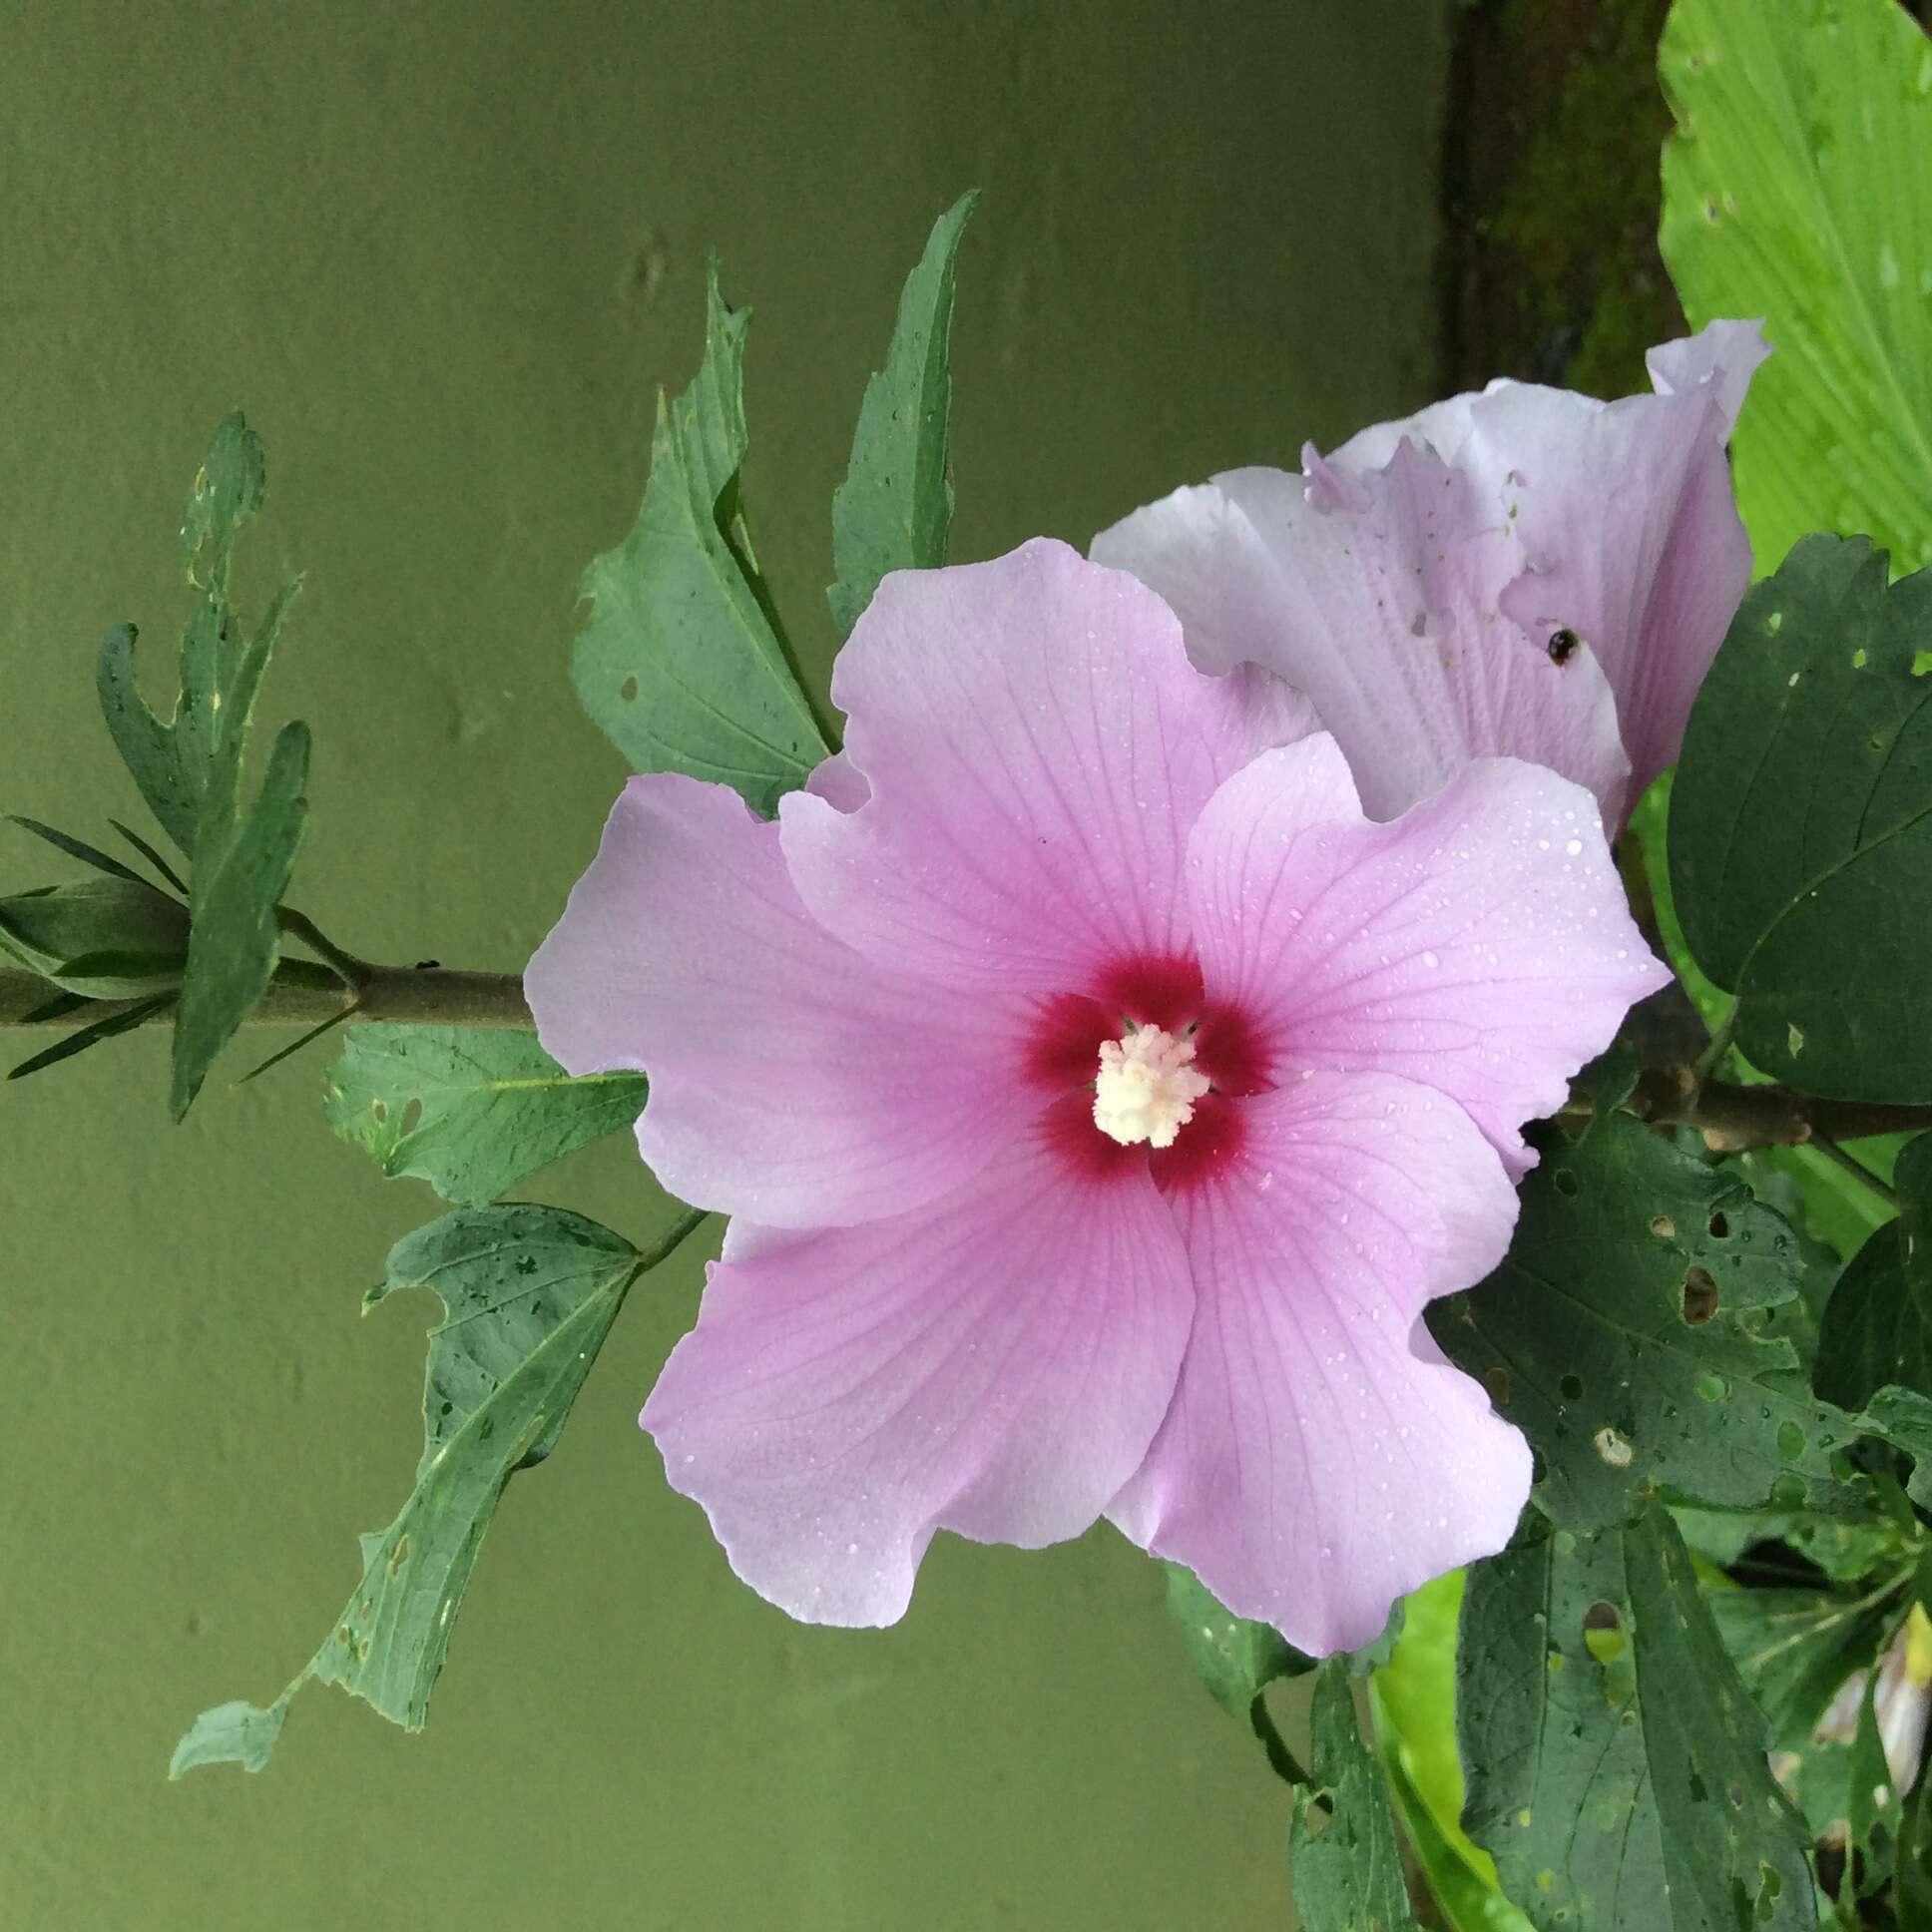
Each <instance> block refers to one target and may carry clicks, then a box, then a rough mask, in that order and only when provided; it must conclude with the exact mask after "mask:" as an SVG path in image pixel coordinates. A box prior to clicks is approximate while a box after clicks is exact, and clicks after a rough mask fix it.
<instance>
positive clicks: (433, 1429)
mask: <svg viewBox="0 0 1932 1932" xmlns="http://www.w3.org/2000/svg"><path fill="white" fill-rule="evenodd" d="M699 1218H700V1216H698V1215H695V1214H687V1215H686V1216H685V1217H684V1218H683V1219H681V1220H680V1221H679V1223H678V1224H677V1226H676V1227H675V1228H674V1229H673V1231H672V1233H671V1235H670V1236H669V1237H668V1238H667V1240H666V1241H665V1242H664V1243H662V1244H661V1245H660V1247H659V1248H658V1249H657V1250H656V1251H655V1252H654V1253H653V1254H650V1255H640V1254H639V1253H638V1251H637V1250H636V1249H635V1248H634V1247H632V1245H631V1244H630V1242H628V1241H626V1240H624V1239H622V1238H621V1237H620V1236H619V1235H616V1234H613V1233H612V1232H611V1231H610V1230H609V1229H608V1228H604V1227H599V1226H598V1225H597V1224H596V1223H595V1222H593V1221H588V1220H585V1219H584V1218H583V1217H582V1216H581V1215H578V1214H570V1213H566V1212H564V1211H563V1210H562V1209H561V1208H556V1207H526V1206H515V1207H485V1208H476V1209H465V1210H462V1211H460V1212H457V1213H452V1214H445V1215H444V1216H443V1217H442V1218H441V1219H440V1220H436V1221H432V1222H431V1223H430V1224H429V1225H428V1226H427V1227H424V1228H421V1229H419V1230H418V1231H417V1232H416V1233H414V1234H410V1235H408V1236H406V1237H405V1238H404V1239H402V1240H401V1241H399V1242H397V1244H396V1246H395V1247H394V1248H393V1249H392V1250H391V1252H390V1255H389V1271H388V1278H387V1279H386V1280H385V1281H384V1282H383V1284H382V1285H381V1286H380V1287H378V1288H375V1289H372V1290H371V1291H370V1293H369V1295H368V1296H367V1298H366V1302H365V1305H366V1306H373V1305H374V1304H376V1303H377V1302H380V1301H382V1300H384V1299H385V1298H387V1297H388V1296H389V1295H391V1294H393V1293H395V1292H397V1291H398V1290H400V1289H403V1288H410V1287H427V1288H432V1289H434V1290H435V1292H436V1293H437V1294H438V1295H439V1296H440V1297H441V1298H442V1302H443V1305H444V1307H445V1309H446V1310H447V1314H446V1317H445V1319H444V1320H443V1322H442V1323H441V1324H440V1325H439V1326H438V1327H436V1328H434V1329H432V1330H431V1331H430V1341H429V1367H428V1373H427V1376H426V1378H425V1382H424V1389H423V1423H424V1443H423V1453H422V1460H421V1462H420V1463H419V1464H418V1466H417V1470H416V1486H415V1490H414V1492H413V1494H412V1495H411V1496H410V1498H409V1500H408V1502H407V1503H405V1504H404V1505H403V1508H402V1513H401V1514H400V1515H399V1516H398V1517H397V1518H396V1520H395V1521H394V1522H393V1523H391V1524H390V1525H389V1527H388V1528H387V1529H386V1530H383V1531H381V1532H379V1533H376V1534H373V1535H370V1536H366V1537H364V1538H363V1539H362V1556H363V1574H362V1580H361V1582H360V1583H358V1584H357V1585H356V1588H355V1591H354V1593H353V1595H352V1596H351V1597H350V1598H349V1600H348V1603H347V1604H346V1605H345V1606H344V1608H343V1611H342V1614H341V1616H340V1617H339V1618H337V1619H336V1621H335V1626H334V1628H333V1630H332V1631H331V1633H330V1635H329V1636H328V1638H327V1639H326V1641H325V1642H324V1643H323V1645H322V1647H321V1649H320V1650H318V1651H317V1652H316V1653H315V1656H314V1657H313V1658H312V1659H311V1660H310V1661H309V1663H308V1664H307V1665H306V1666H305V1667H304V1668H303V1669H302V1671H301V1672H300V1673H299V1674H298V1675H297V1676H296V1678H295V1679H294V1681H293V1682H292V1683H291V1684H290V1685H289V1687H288V1689H287V1690H286V1691H283V1692H282V1694H281V1696H280V1697H279V1698H278V1699H277V1700H276V1702H275V1703H274V1704H273V1705H272V1706H271V1707H270V1708H269V1710H268V1711H265V1712H253V1711H250V1710H249V1707H248V1706H247V1705H245V1704H225V1705H223V1706H222V1707H221V1708H220V1709H219V1710H214V1711H209V1712H207V1713H205V1714H204V1715H203V1716H202V1717H201V1718H200V1719H199V1720H198V1721H197V1723H196V1725H195V1727H194V1728H193V1729H192V1730H191V1731H190V1732H189V1734H188V1737H187V1738H186V1739H184V1741H183V1744H182V1747H181V1750H180V1751H178V1752H177V1754H176V1772H177V1774H178V1775H179V1773H180V1772H181V1771H182V1770H186V1769H190V1768H192V1767H193V1766H194V1765H195V1764H200V1763H212V1762H215V1761H217V1760H218V1759H224V1758H226V1759H232V1760H235V1761H239V1762H242V1763H245V1764H247V1765H248V1767H249V1768H250V1769H259V1768H260V1765H261V1764H262V1763H263V1762H265V1760H266V1758H267V1754H268V1748H269V1746H270V1745H272V1743H273V1742H274V1736H275V1732H276V1730H278V1729H279V1727H280V1713H281V1711H282V1710H283V1709H285V1707H286V1705H287V1703H288V1700H289V1698H290V1697H292V1696H293V1695H294V1693H295V1691H298V1690H299V1689H300V1688H301V1686H302V1685H303V1684H304V1683H305V1682H306V1681H307V1680H308V1679H310V1678H315V1679H317V1680H319V1681H320V1682H322V1683H325V1684H339V1685H341V1686H342V1687H343V1689H344V1690H346V1691H351V1692H352V1693H353V1694H354V1695H356V1696H359V1697H362V1698H364V1699H366V1700H367V1701H368V1702H369V1703H370V1704H372V1705H373V1706H374V1707H375V1708H376V1709H377V1710H378V1711H380V1712H381V1713H382V1715H383V1716H385V1717H387V1718H389V1719H390V1720H391V1721H392V1722H395V1723H399V1724H402V1725H404V1726H406V1727H407V1728H408V1729H411V1730H418V1729H420V1728H421V1727H422V1723H423V1718H424V1715H425V1713H426V1711H427V1707H428V1701H429V1692H430V1689H431V1687H432V1686H433V1685H434V1683H435V1681H436V1677H437V1674H438V1673H439V1672H440V1671H441V1670H442V1667H443V1660H444V1658H445V1656H446V1655H447V1653H448V1650H449V1640H450V1634H451V1631H452V1630H453V1629H454V1626H455V1622H456V1614H457V1611H458V1608H459V1607H460V1605H461V1603H462V1599H463V1592H464V1590H465V1589H466V1588H467V1586H468V1584H469V1579H470V1573H471V1571H472V1570H473V1569H474V1568H475V1565H476V1559H477V1555H478V1552H479V1550H480V1548H481V1546H482V1542H483V1536H484V1532H485V1531H486V1530H487V1529H488V1527H489V1523H490V1518H491V1514H492V1512H493V1511H494V1510H495V1508H496V1503H497V1498H498V1497H499V1496H500V1495H501V1494H502V1493H503V1487H504V1485H505V1484H506V1483H507V1482H508V1481H509V1480H510V1478H511V1476H512V1475H514V1474H515V1473H516V1471H517V1470H519V1469H523V1468H527V1467H529V1466H530V1465H532V1464H534V1463H537V1462H540V1461H542V1459H543V1458H544V1457H545V1456H547V1455H548V1454H549V1453H550V1451H551V1449H552V1448H553V1447H554V1446H555V1444H556V1441H557V1437H558V1433H559V1432H560V1431H561V1430H562V1428H563V1426H564V1422H565V1419H566V1418H567V1417H568V1415H569V1413H570V1408H571V1404H572V1403H573V1402H574V1401H575V1400H576V1398H577V1393H578V1390H579V1389H580V1388H581V1387H582V1386H583V1383H584V1378H585V1376H586V1375H587V1374H588V1373H589V1371H590V1365H591V1363H592V1362H593V1361H595V1360H596V1358H597V1353H598V1350H599V1349H600V1348H601V1347H602V1346H603V1342H604V1337H605V1335H606V1334H607V1333H608V1332H609V1329H610V1325H611V1322H612V1320H613V1318H614V1317H615V1316H616V1314H617V1311H618V1308H619V1307H620V1306H621V1305H622V1303H623V1300H624V1296H625V1293H626V1291H627V1290H628V1289H629V1287H630V1285H631V1283H632V1282H633V1281H634V1280H635V1279H636V1278H637V1276H638V1275H639V1274H641V1273H642V1272H644V1270H645V1269H646V1268H648V1267H650V1266H652V1265H653V1264H654V1263H655V1261H657V1260H658V1259H661V1258H662V1257H663V1256H664V1255H665V1254H666V1253H668V1252H670V1250H671V1248H672V1247H674V1246H676V1244H677V1242H678V1241H679V1240H680V1239H682V1238H683V1236H684V1235H685V1234H686V1233H689V1232H690V1231H691V1229H692V1228H693V1227H694V1226H696V1224H697V1222H698V1219H699ZM191 1746H192V1747H193V1748H192V1750H191Z"/></svg>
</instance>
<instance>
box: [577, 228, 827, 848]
mask: <svg viewBox="0 0 1932 1932" xmlns="http://www.w3.org/2000/svg"><path fill="white" fill-rule="evenodd" d="M750 318H751V317H750V310H749V309H745V308H736V309H733V308H727V307H725V305H724V299H723V298H722V297H721V296H720V294H719V292H718V264H717V262H716V261H714V262H713V263H712V268H711V281H710V295H709V302H708V321H707V327H706V342H705V361H704V365H703V367H702V368H700V370H699V372H698V377H697V380H696V381H695V382H693V383H692V385H691V387H690V388H689V389H687V390H686V391H685V392H684V394H683V395H681V396H680V397H679V398H678V399H677V401H676V402H672V403H667V402H666V401H665V399H664V397H663V396H660V397H659V398H658V426H657V431H656V434H655V435H654V436H653V438H652V442H651V479H650V482H649V483H648V484H647V485H646V487H645V492H644V506H643V508H642V509H641V510H640V511H639V512H638V520H637V522H636V524H635V525H634V526H633V527H632V530H631V534H630V535H629V536H628V537H626V538H625V539H624V541H623V543H621V544H620V545H619V546H618V547H617V549H615V550H608V551H606V552H605V553H604V554H603V556H601V557H599V558H598V559H597V560H596V561H595V562H594V563H593V564H592V565H591V567H590V569H589V570H588V571H587V572H586V573H585V575H584V585H583V594H584V596H585V597H586V598H588V599H589V600H590V605H591V615H590V621H589V623H587V624H586V625H585V627H584V629H583V632H582V633H581V635H580V636H579V637H578V640H577V647H576V650H575V652H574V653H573V656H572V660H571V670H572V675H573V677H574V678H575V679H576V683H577V695H578V697H579V698H580V699H581V700H582V701H583V706H584V709H585V710H586V711H587V712H589V713H590V715H591V718H592V720H593V721H594V722H595V723H596V724H597V725H598V727H599V728H600V729H601V730H602V731H603V732H604V734H605V735H606V736H607V737H608V738H610V740H611V742H612V743H613V744H615V745H616V746H617V748H618V749H619V750H620V751H622V752H623V753H624V755H625V756H626V757H627V758H629V759H630V760H631V768H632V769H633V770H634V771H685V772H689V773H690V774H691V775H692V776H693V777H698V778H710V779H714V780H716V781H717V782H719V783H721V784H727V785H730V786H732V787H733V788H734V789H735V790H737V791H738V792H740V793H741V794H742V795H743V797H744V798H745V800H746V802H747V803H749V804H750V806H751V808H752V809H753V810H754V811H760V812H763V813H765V814H766V815H767V816H768V815H769V814H770V813H771V812H772V811H774V810H775V809H776V807H777V802H778V799H779V798H780V796H782V794H783V793H785V792H787V791H791V790H793V789H795V788H796V787H797V786H798V785H801V784H802V783H803V782H804V780H805V776H806V774H807V773H808V772H809V771H810V770H811V768H812V766H813V765H814V764H816V763H817V762H818V760H819V759H820V758H822V757H823V756H824V755H825V749H826V747H825V740H824V737H823V734H822V733H821V732H820V730H819V728H818V725H817V723H816V722H815V721H814V719H813V717H812V713H811V706H810V705H809V704H808V703H807V701H806V699H805V694H804V691H803V689H802V688H801V687H800V685H799V682H798V678H797V674H796V672H795V671H794V670H793V667H792V664H791V660H790V656H789V653H788V652H787V650H786V648H785V645H784V641H783V636H782V633H781V632H780V630H779V628H778V623H777V615H776V613H775V611H774V610H773V609H772V607H771V600H770V597H769V595H768V594H767V592H766V590H765V586H764V579H763V578H762V577H761V576H760V575H759V573H758V567H757V562H756V559H755V558H754V557H753V556H752V554H751V543H750V537H749V533H748V531H747V530H746V528H745V523H744V516H743V508H742V505H741V504H740V502H739V500H738V472H739V469H740V467H741V465H742V464H743V461H744V451H745V447H746V442H747V438H746V434H745V427H744V331H745V328H746V325H747V324H748V323H749V321H750Z"/></svg>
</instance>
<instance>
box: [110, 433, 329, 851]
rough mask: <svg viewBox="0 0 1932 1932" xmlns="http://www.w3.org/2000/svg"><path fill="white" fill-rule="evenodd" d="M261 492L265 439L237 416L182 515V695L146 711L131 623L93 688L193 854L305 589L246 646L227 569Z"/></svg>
mask: <svg viewBox="0 0 1932 1932" xmlns="http://www.w3.org/2000/svg"><path fill="white" fill-rule="evenodd" d="M265 491H266V476H265V471H264V468H263V464H262V459H261V441H260V438H259V437H257V436H256V435H255V433H254V431H253V430H251V429H250V428H249V427H248V426H247V423H246V422H245V421H244V420H243V419H242V413H241V411H240V410H237V411H236V412H235V413H234V414H232V415H230V416H227V417H225V418H224V419H223V421H222V423H221V424H220V426H219V427H218V428H217V429H216V431H215V436H214V439H213V440H212V441H211V442H210V444H209V449H208V455H207V456H206V457H205V458H204V459H203V462H202V467H201V469H200V470H199V471H198V472H197V474H196V477H195V489H194V493H193V495H192V496H191V497H190V498H189V502H188V509H187V511H186V513H185V514H184V516H183V519H182V529H181V558H182V566H183V568H184V570H185V571H186V572H187V575H188V581H189V583H190V585H191V586H192V587H193V588H194V589H195V591H196V592H197V597H196V601H195V606H194V610H193V613H192V614H191V616H190V618H189V622H188V629H187V631H186V632H185V633H184V634H183V637H182V643H181V673H180V676H181V689H180V695H179V696H178V698H177V699H176V701H175V706H174V709H173V711H172V712H171V713H170V715H169V717H168V718H167V719H166V720H163V719H160V718H157V717H156V716H155V714H154V713H153V712H152V711H150V710H149V709H148V704H147V701H146V700H145V699H144V698H143V697H142V696H141V692H140V689H139V687H138V686H137V684H136V682H135V669H134V647H135V637H136V633H135V629H134V627H133V626H132V625H127V624H124V625H121V626H118V627H117V628H116V629H115V630H113V631H111V632H110V633H109V634H108V637H107V640H106V642H105V643H104V644H103V645H102V646H101V656H100V663H99V666H98V672H97V683H98V687H99V693H100V700H101V711H102V715H103V716H104V717H105V718H106V720H107V724H108V729H109V731H110V732H111V733H112V735H113V737H114V741H115V744H116V746H117V748H118V749H119V750H120V752H121V756H122V759H123V761H124V762H125V763H126V764H127V767H128V770H129V771H130V772H131V773H132V775H133V777H134V781H135V783H136V784H137V785H139V786H140V788H141V793H142V796H143V797H145V798H146V799H147V801H148V803H149V806H150V807H151V808H152V810H153V811H154V814H155V816H156V817H157V818H158V819H160V820H161V822H162V825H163V826H164V827H165V828H166V830H167V832H168V835H169V837H171V838H172V839H173V840H174V841H175V843H176V844H177V845H179V846H180V847H181V849H182V850H183V851H184V852H187V853H189V854H190V855H191V856H192V854H193V853H194V850H195V843H196V839H197V837H198V835H199V830H200V823H201V817H202V811H203V808H204V801H205V799H206V797H207V795H208V792H209V789H210V786H211V783H216V782H220V783H227V784H230V785H231V786H233V785H237V784H239V782H240V764H239V747H240V744H241V741H242V736H243V735H244V734H245V731H246V727H247V723H248V714H249V712H250V711H251V710H252V708H253V704H254V697H255V692H256V691H257V689H258V688H259V685H260V682H261V672H262V670H263V669H264V668H265V667H266V664H267V660H268V655H269V653H270V652H271V651H272V650H273V648H274V642H275V637H276V634H277V633H278V631H279V630H280V627H281V621H282V618H283V617H284V615H285V614H286V612H287V608H288V604H289V601H290V600H291V599H292V597H293V596H294V594H295V591H296V590H297V589H298V588H299V586H298V585H296V584H290V585H289V586H287V588H286V589H284V590H283V591H282V593H281V594H280V596H279V597H277V598H276V599H275V601H274V603H273V605H272V606H271V607H270V608H269V612H268V615H267V617H266V619H265V620H264V621H263V623H262V625H261V628H260V629H259V630H258V631H257V632H256V633H255V635H254V637H253V639H252V640H250V641H249V642H248V643H247V645H246V646H245V647H244V646H243V643H242V624H241V620H240V618H239V617H238V616H237V614H236V611H235V607H234V606H233V604H232V603H231V602H230V600H229V573H230V568H231V566H232V564H233V562H234V557H235V543H236V538H237V537H238V535H239V534H240V532H241V529H242V524H244V523H245V522H246V521H247V520H248V518H249V517H251V516H253V515H254V513H255V512H256V511H257V510H259V509H260V508H261V504H262V499H263V496H264V494H265ZM225 746H230V747H234V749H235V751H236V755H235V756H233V757H231V756H228V755H226V754H225V750H224V747H225Z"/></svg>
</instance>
